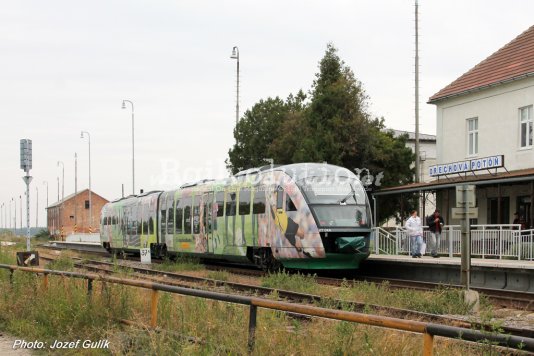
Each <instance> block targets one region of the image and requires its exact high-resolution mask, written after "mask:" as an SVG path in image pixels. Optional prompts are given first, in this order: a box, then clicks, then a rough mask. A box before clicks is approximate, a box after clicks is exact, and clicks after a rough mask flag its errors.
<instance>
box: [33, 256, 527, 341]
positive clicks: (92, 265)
mask: <svg viewBox="0 0 534 356" xmlns="http://www.w3.org/2000/svg"><path fill="white" fill-rule="evenodd" d="M39 257H40V258H41V259H43V260H47V261H54V260H56V259H57V258H58V257H57V256H51V255H48V254H43V253H42V252H41V253H40V256H39ZM72 259H73V264H74V267H75V268H79V269H84V270H89V271H93V272H98V273H106V274H117V273H125V272H126V273H128V274H129V276H132V277H137V278H141V279H144V280H150V281H154V282H158V283H165V284H169V285H173V286H179V287H186V288H196V289H208V290H211V291H218V292H225V293H231V292H234V293H235V292H238V293H240V294H244V295H249V296H262V297H266V296H269V297H271V298H273V297H275V298H277V299H279V300H286V301H291V302H294V303H301V304H303V303H305V304H313V305H317V306H322V307H329V308H338V309H344V310H351V311H355V312H366V313H374V314H378V315H382V316H389V317H395V318H402V319H410V320H417V321H424V322H432V323H439V324H444V325H451V326H458V327H464V328H471V329H477V330H488V331H492V330H493V329H494V327H493V326H492V325H487V324H482V323H478V322H467V321H465V320H461V319H457V318H452V317H447V316H443V315H437V314H431V313H425V312H419V311H414V310H408V309H401V308H394V307H387V306H381V305H374V304H367V303H360V302H356V301H347V300H338V299H333V298H327V297H321V296H318V295H313V294H307V293H299V292H293V291H287V290H281V289H273V288H266V287H261V286H256V285H249V284H243V283H235V282H228V281H221V280H217V279H213V278H204V277H197V276H192V275H189V274H184V273H176V272H167V271H160V270H155V269H150V268H146V267H140V266H138V265H136V264H132V263H128V262H127V261H124V262H123V261H115V262H107V261H96V260H87V259H82V258H78V257H72ZM136 261H137V262H138V259H136ZM232 269H235V268H232ZM249 275H250V274H249ZM317 281H318V282H319V283H324V284H329V285H337V286H339V285H341V282H343V280H339V279H332V278H328V279H324V278H322V277H317ZM336 281H338V282H339V283H338V282H336ZM345 283H346V282H345ZM293 316H294V317H298V318H303V316H301V315H294V314H293ZM501 329H502V332H504V333H508V334H511V335H515V336H523V337H530V338H533V337H534V330H529V329H524V328H514V327H501Z"/></svg>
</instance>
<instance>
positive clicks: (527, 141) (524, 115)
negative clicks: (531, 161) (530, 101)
mask: <svg viewBox="0 0 534 356" xmlns="http://www.w3.org/2000/svg"><path fill="white" fill-rule="evenodd" d="M532 121H533V117H532V105H530V106H525V107H522V108H519V122H520V130H521V133H520V137H521V148H525V147H532Z"/></svg>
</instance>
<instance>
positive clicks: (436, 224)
mask: <svg viewBox="0 0 534 356" xmlns="http://www.w3.org/2000/svg"><path fill="white" fill-rule="evenodd" d="M444 224H445V222H444V220H443V217H442V216H441V215H440V214H439V210H438V209H436V210H435V211H434V214H432V215H430V216H429V217H428V218H427V225H428V229H429V230H430V233H431V234H430V241H429V246H428V247H429V248H430V254H431V255H432V257H435V258H437V257H439V256H438V245H439V241H440V239H441V231H442V230H443V225H444Z"/></svg>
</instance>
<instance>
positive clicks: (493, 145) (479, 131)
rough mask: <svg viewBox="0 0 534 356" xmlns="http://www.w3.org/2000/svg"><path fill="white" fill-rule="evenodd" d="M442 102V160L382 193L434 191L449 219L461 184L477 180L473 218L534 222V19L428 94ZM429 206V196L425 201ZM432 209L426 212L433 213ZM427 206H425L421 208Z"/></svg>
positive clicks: (439, 115) (439, 107)
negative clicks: (411, 180)
mask: <svg viewBox="0 0 534 356" xmlns="http://www.w3.org/2000/svg"><path fill="white" fill-rule="evenodd" d="M428 103H429V104H433V105H436V122H437V125H436V163H435V164H434V165H432V166H429V167H424V168H425V169H427V175H428V176H429V177H430V178H429V180H425V181H422V182H421V183H417V184H410V185H405V186H398V187H392V188H387V189H382V190H380V191H377V192H375V193H374V196H375V198H376V199H377V201H378V206H379V202H380V196H385V195H392V194H395V195H398V196H402V195H403V194H420V195H421V197H422V199H423V200H424V199H425V196H427V195H428V194H435V195H436V206H437V208H439V209H440V210H441V212H442V215H443V216H444V218H445V221H446V223H447V224H451V225H452V224H459V223H460V221H459V220H454V219H452V216H451V209H452V208H454V207H456V192H455V187H456V186H457V185H459V184H464V183H467V184H473V185H475V186H476V200H477V206H478V218H477V219H472V220H471V224H472V225H476V224H511V223H512V221H513V220H514V213H516V212H517V213H519V217H520V218H521V220H522V222H523V224H524V227H523V228H531V227H533V226H534V209H533V208H532V202H533V201H534V148H533V146H534V141H533V131H534V130H533V126H534V113H533V105H534V26H532V27H530V28H529V29H528V30H526V31H525V32H523V33H522V34H520V35H519V36H518V37H516V38H515V39H514V40H512V41H511V42H510V43H508V44H507V45H505V46H504V47H502V48H501V49H499V50H498V51H496V52H495V53H493V54H491V55H490V56H489V57H488V58H486V59H484V60H483V61H482V62H480V63H478V64H477V65H476V66H475V67H473V68H472V69H470V70H469V71H468V72H466V73H465V74H463V75H462V76H460V77H459V78H458V79H456V80H455V81H453V82H452V83H450V84H449V85H447V86H446V87H445V88H443V89H441V90H440V91H438V92H437V93H436V94H434V95H433V96H432V97H430V99H429V101H428ZM423 206H424V204H423ZM430 213H431V212H426V214H430ZM423 214H424V212H423Z"/></svg>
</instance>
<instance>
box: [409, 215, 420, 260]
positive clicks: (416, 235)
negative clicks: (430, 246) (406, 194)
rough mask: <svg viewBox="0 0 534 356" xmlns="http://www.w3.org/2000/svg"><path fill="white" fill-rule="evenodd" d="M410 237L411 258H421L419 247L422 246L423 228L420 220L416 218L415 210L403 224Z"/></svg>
mask: <svg viewBox="0 0 534 356" xmlns="http://www.w3.org/2000/svg"><path fill="white" fill-rule="evenodd" d="M405 227H406V230H408V235H409V236H410V245H411V253H410V254H411V255H412V257H413V258H417V257H419V258H421V246H422V244H423V226H422V225H421V218H419V216H417V210H412V213H411V216H410V218H409V219H408V220H406V224H405Z"/></svg>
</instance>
